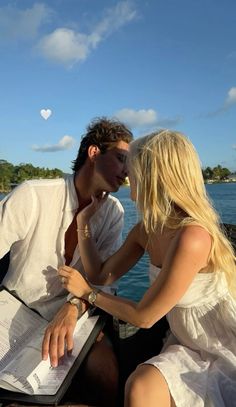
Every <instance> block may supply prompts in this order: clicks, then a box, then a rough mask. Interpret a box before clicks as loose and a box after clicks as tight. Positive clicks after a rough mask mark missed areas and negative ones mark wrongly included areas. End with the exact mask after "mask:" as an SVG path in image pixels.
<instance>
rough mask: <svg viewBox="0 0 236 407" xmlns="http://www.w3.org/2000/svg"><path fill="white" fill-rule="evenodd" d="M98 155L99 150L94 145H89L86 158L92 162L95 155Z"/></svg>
mask: <svg viewBox="0 0 236 407" xmlns="http://www.w3.org/2000/svg"><path fill="white" fill-rule="evenodd" d="M98 154H100V149H99V147H98V146H96V145H95V144H91V146H89V148H88V157H89V159H90V160H92V161H94V160H95V159H96V157H97V155H98Z"/></svg>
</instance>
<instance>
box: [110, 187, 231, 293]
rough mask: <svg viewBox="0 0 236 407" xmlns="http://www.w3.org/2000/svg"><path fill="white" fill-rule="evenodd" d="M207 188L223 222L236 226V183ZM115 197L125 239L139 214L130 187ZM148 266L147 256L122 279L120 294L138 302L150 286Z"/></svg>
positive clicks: (120, 191) (124, 188)
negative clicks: (121, 213)
mask: <svg viewBox="0 0 236 407" xmlns="http://www.w3.org/2000/svg"><path fill="white" fill-rule="evenodd" d="M206 188H207V192H208V194H209V196H210V198H211V200H212V202H213V205H214V207H215V209H216V210H217V211H218V213H219V215H220V217H221V219H222V222H224V223H232V224H236V183H222V184H208V185H206ZM114 195H115V196H116V197H117V198H119V200H120V201H121V203H122V205H123V207H124V209H125V225H124V232H123V238H125V237H126V236H127V233H128V231H129V230H130V229H131V227H132V226H133V225H134V224H135V223H136V222H137V219H138V217H137V212H136V209H135V205H134V203H133V202H132V201H131V200H130V189H129V187H123V188H120V190H119V191H118V192H117V193H116V194H114ZM148 265H149V262H148V256H147V255H145V256H144V257H142V258H141V259H140V260H139V262H138V263H137V264H136V265H135V267H134V268H133V269H132V270H130V271H129V273H127V274H126V275H125V276H124V277H122V278H121V279H120V282H119V291H118V294H119V295H121V296H123V297H126V298H131V299H133V300H135V301H138V300H139V299H140V298H141V297H142V295H143V294H144V292H145V290H146V289H147V288H148V286H149V281H148Z"/></svg>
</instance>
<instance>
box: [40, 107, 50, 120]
mask: <svg viewBox="0 0 236 407" xmlns="http://www.w3.org/2000/svg"><path fill="white" fill-rule="evenodd" d="M40 114H41V116H42V118H43V119H44V120H47V119H48V118H49V117H50V116H51V114H52V111H51V109H42V110H40Z"/></svg>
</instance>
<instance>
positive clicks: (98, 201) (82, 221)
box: [76, 192, 109, 229]
mask: <svg viewBox="0 0 236 407" xmlns="http://www.w3.org/2000/svg"><path fill="white" fill-rule="evenodd" d="M108 195H109V192H102V193H101V194H100V195H97V196H95V195H92V196H91V203H90V204H89V205H87V206H86V207H85V208H84V209H83V210H82V211H81V212H79V213H78V215H77V218H76V220H77V227H78V229H83V228H84V227H85V226H86V225H87V224H88V223H89V221H90V219H91V217H92V216H93V215H94V214H95V213H96V212H97V211H98V209H100V208H101V206H102V205H103V204H104V202H106V200H107V197H108Z"/></svg>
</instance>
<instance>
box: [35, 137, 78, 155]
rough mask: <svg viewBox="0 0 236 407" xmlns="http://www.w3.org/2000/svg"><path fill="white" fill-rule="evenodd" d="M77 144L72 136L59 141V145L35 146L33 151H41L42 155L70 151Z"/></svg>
mask: <svg viewBox="0 0 236 407" xmlns="http://www.w3.org/2000/svg"><path fill="white" fill-rule="evenodd" d="M74 144H75V139H74V138H73V137H71V136H64V137H62V138H61V140H59V142H58V144H52V145H49V144H47V145H44V146H41V147H40V146H37V145H33V146H32V150H34V151H40V152H42V153H48V152H50V153H53V152H56V151H62V150H69V149H70V148H71V147H73V145H74Z"/></svg>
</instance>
